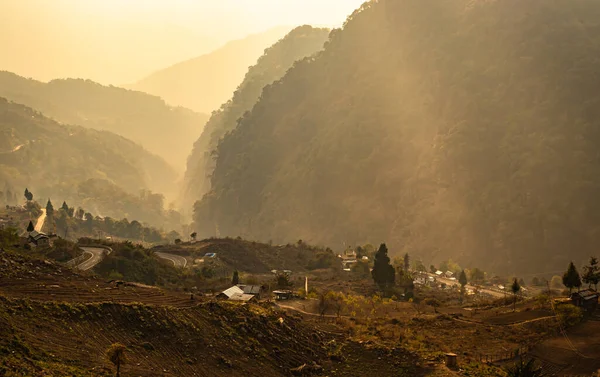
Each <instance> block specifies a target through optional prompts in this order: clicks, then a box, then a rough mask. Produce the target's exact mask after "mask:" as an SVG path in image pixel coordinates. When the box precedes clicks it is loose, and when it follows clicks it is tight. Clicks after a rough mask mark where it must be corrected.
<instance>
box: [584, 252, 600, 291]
mask: <svg viewBox="0 0 600 377" xmlns="http://www.w3.org/2000/svg"><path fill="white" fill-rule="evenodd" d="M583 269H584V272H583V276H582V280H583V282H584V283H586V284H587V285H588V287H589V288H591V287H592V285H594V289H596V290H598V282H600V268H599V267H598V258H596V257H591V258H590V264H589V265H588V266H585V267H584V268H583Z"/></svg>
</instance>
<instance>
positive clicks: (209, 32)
mask: <svg viewBox="0 0 600 377" xmlns="http://www.w3.org/2000/svg"><path fill="white" fill-rule="evenodd" d="M363 2H364V1H363V0H211V1H208V0H0V46H2V52H1V53H0V70H7V71H12V72H15V73H17V74H19V75H23V76H26V77H33V78H35V79H39V80H43V81H47V80H50V79H53V78H60V77H82V78H90V79H92V80H95V81H99V82H101V83H103V84H114V85H120V84H124V83H130V82H133V81H137V80H138V79H140V78H142V77H143V76H145V75H147V74H148V73H150V72H152V71H154V70H157V69H160V68H163V67H165V66H169V65H171V64H173V63H176V62H179V61H181V60H185V59H189V58H192V57H195V56H198V55H202V54H204V53H206V52H209V51H211V50H213V49H215V48H216V47H218V46H220V45H222V44H224V43H225V42H227V41H228V40H231V39H238V38H242V37H244V36H246V35H248V34H252V33H257V32H261V31H264V30H267V29H269V28H272V27H275V26H280V25H285V26H290V28H291V27H293V26H298V25H303V24H311V25H317V26H329V27H335V26H341V24H342V23H343V22H344V20H345V19H346V17H347V16H348V15H349V14H350V13H352V12H353V11H354V9H356V8H358V7H360V5H361V4H362V3H363Z"/></svg>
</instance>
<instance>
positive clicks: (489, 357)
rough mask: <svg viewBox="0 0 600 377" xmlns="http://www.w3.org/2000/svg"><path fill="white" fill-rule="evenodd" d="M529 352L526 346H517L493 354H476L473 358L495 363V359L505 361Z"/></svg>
mask: <svg viewBox="0 0 600 377" xmlns="http://www.w3.org/2000/svg"><path fill="white" fill-rule="evenodd" d="M527 352H529V348H527V347H519V348H517V349H515V350H513V351H505V352H496V353H493V354H476V355H475V359H476V360H478V361H480V362H483V363H495V362H497V361H507V360H513V359H516V358H517V357H519V356H523V355H525V354H526V353H527Z"/></svg>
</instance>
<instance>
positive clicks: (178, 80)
mask: <svg viewBox="0 0 600 377" xmlns="http://www.w3.org/2000/svg"><path fill="white" fill-rule="evenodd" d="M288 30H289V28H284V27H279V28H275V29H272V30H269V31H267V32H265V33H261V34H256V35H251V36H249V37H246V38H244V39H240V40H236V41H232V42H229V43H227V44H226V45H224V46H223V47H221V48H219V49H217V50H215V51H213V52H211V53H209V54H206V55H202V56H199V57H197V58H194V59H190V60H187V61H184V62H181V63H178V64H175V65H173V66H171V67H168V68H165V69H162V70H160V71H157V72H155V73H153V74H151V75H150V76H148V77H146V78H144V79H142V80H140V81H138V82H137V83H135V84H132V85H128V86H127V87H129V88H131V89H135V90H140V91H143V92H146V93H150V94H154V95H157V96H160V97H162V98H164V99H165V101H167V103H169V104H171V105H174V106H184V107H187V108H189V109H192V110H195V111H200V112H203V113H210V112H212V111H214V110H216V109H218V108H219V106H220V105H221V104H222V103H224V102H225V101H227V99H228V98H230V97H231V93H232V92H233V91H234V90H235V88H236V86H237V85H239V83H240V82H241V81H242V79H243V78H244V74H245V73H246V71H247V70H248V67H249V66H250V65H252V64H254V63H255V62H256V59H258V58H259V57H260V56H261V55H262V53H263V51H264V50H265V49H266V48H267V47H269V46H270V45H272V44H273V43H275V42H276V41H277V40H278V39H279V38H281V37H282V36H283V35H284V34H285V33H286V32H287V31H288Z"/></svg>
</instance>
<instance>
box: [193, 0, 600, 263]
mask: <svg viewBox="0 0 600 377" xmlns="http://www.w3.org/2000/svg"><path fill="white" fill-rule="evenodd" d="M598 19H600V3H597V2H591V1H585V0H574V1H569V2H564V1H558V0H549V1H528V2H522V1H517V0H506V1H485V2H483V1H482V2H474V1H467V0H454V1H443V2H442V1H439V2H422V1H414V0H381V1H379V2H377V3H369V4H365V5H363V7H362V8H361V9H359V10H357V11H356V12H355V13H354V14H353V15H352V16H351V17H350V18H349V19H348V22H347V23H346V25H345V26H344V28H343V30H336V31H334V32H332V33H331V36H330V40H329V42H328V43H327V44H326V47H325V49H324V51H323V52H321V53H319V54H318V55H317V56H316V58H309V59H304V60H302V61H301V62H299V63H297V64H295V65H294V67H293V68H292V69H290V70H289V71H288V73H287V74H286V75H285V76H284V77H283V78H282V79H281V80H279V81H277V82H275V83H274V84H272V85H270V86H268V87H267V88H265V90H264V91H263V93H262V96H261V98H260V100H259V101H258V103H257V104H256V105H254V107H253V109H252V111H251V112H249V113H246V114H245V115H244V116H243V118H242V119H241V120H240V122H239V124H238V125H237V127H236V128H235V130H234V131H233V132H231V133H229V134H228V135H227V136H225V137H224V138H223V140H222V141H221V142H220V143H219V145H218V149H217V151H216V168H215V169H214V173H213V176H212V182H211V186H212V190H211V191H210V193H208V194H207V195H205V196H204V198H203V200H202V201H201V202H199V203H198V205H197V206H196V215H195V221H196V224H197V229H199V230H202V231H203V232H204V233H207V234H208V235H210V234H212V233H214V232H215V231H216V229H218V231H220V234H221V235H232V236H237V235H242V236H246V237H250V238H256V239H262V240H271V239H272V240H273V241H274V242H280V241H284V240H294V239H299V238H301V239H303V240H308V241H309V242H311V243H323V244H328V245H331V246H336V245H341V244H342V242H346V243H358V242H361V243H362V242H367V241H370V242H373V243H375V242H380V241H387V242H388V245H390V246H391V247H390V248H391V250H392V252H396V253H398V252H400V251H402V252H410V253H411V254H414V255H418V256H419V257H421V258H423V260H424V261H425V262H427V261H431V262H435V261H439V260H441V259H442V258H447V257H453V258H456V259H458V260H459V261H461V260H463V261H469V263H470V264H480V265H481V266H482V267H485V268H486V269H488V270H493V269H495V270H496V271H499V272H500V271H505V272H509V273H510V272H519V271H524V270H529V271H530V272H532V271H534V269H535V270H536V271H535V272H538V271H537V270H540V271H549V270H550V271H552V270H555V269H557V268H556V267H559V269H560V268H563V267H564V263H565V259H567V258H569V259H571V258H572V259H575V260H576V261H577V262H579V261H580V260H583V259H584V258H587V257H588V256H589V255H590V254H593V252H594V251H596V250H597V246H598V244H599V243H600V226H599V225H598V224H600V218H599V216H600V215H599V214H600V200H598V189H600V154H598V145H600V133H599V131H598V130H600V124H599V123H598V122H599V119H600V106H598V102H599V101H600V95H599V93H598V91H597V88H599V87H600V74H599V68H598V64H597V57H598V56H599V54H600V37H598V35H600V34H599V33H598V31H600V29H599V27H598V22H597V20H598Z"/></svg>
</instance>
